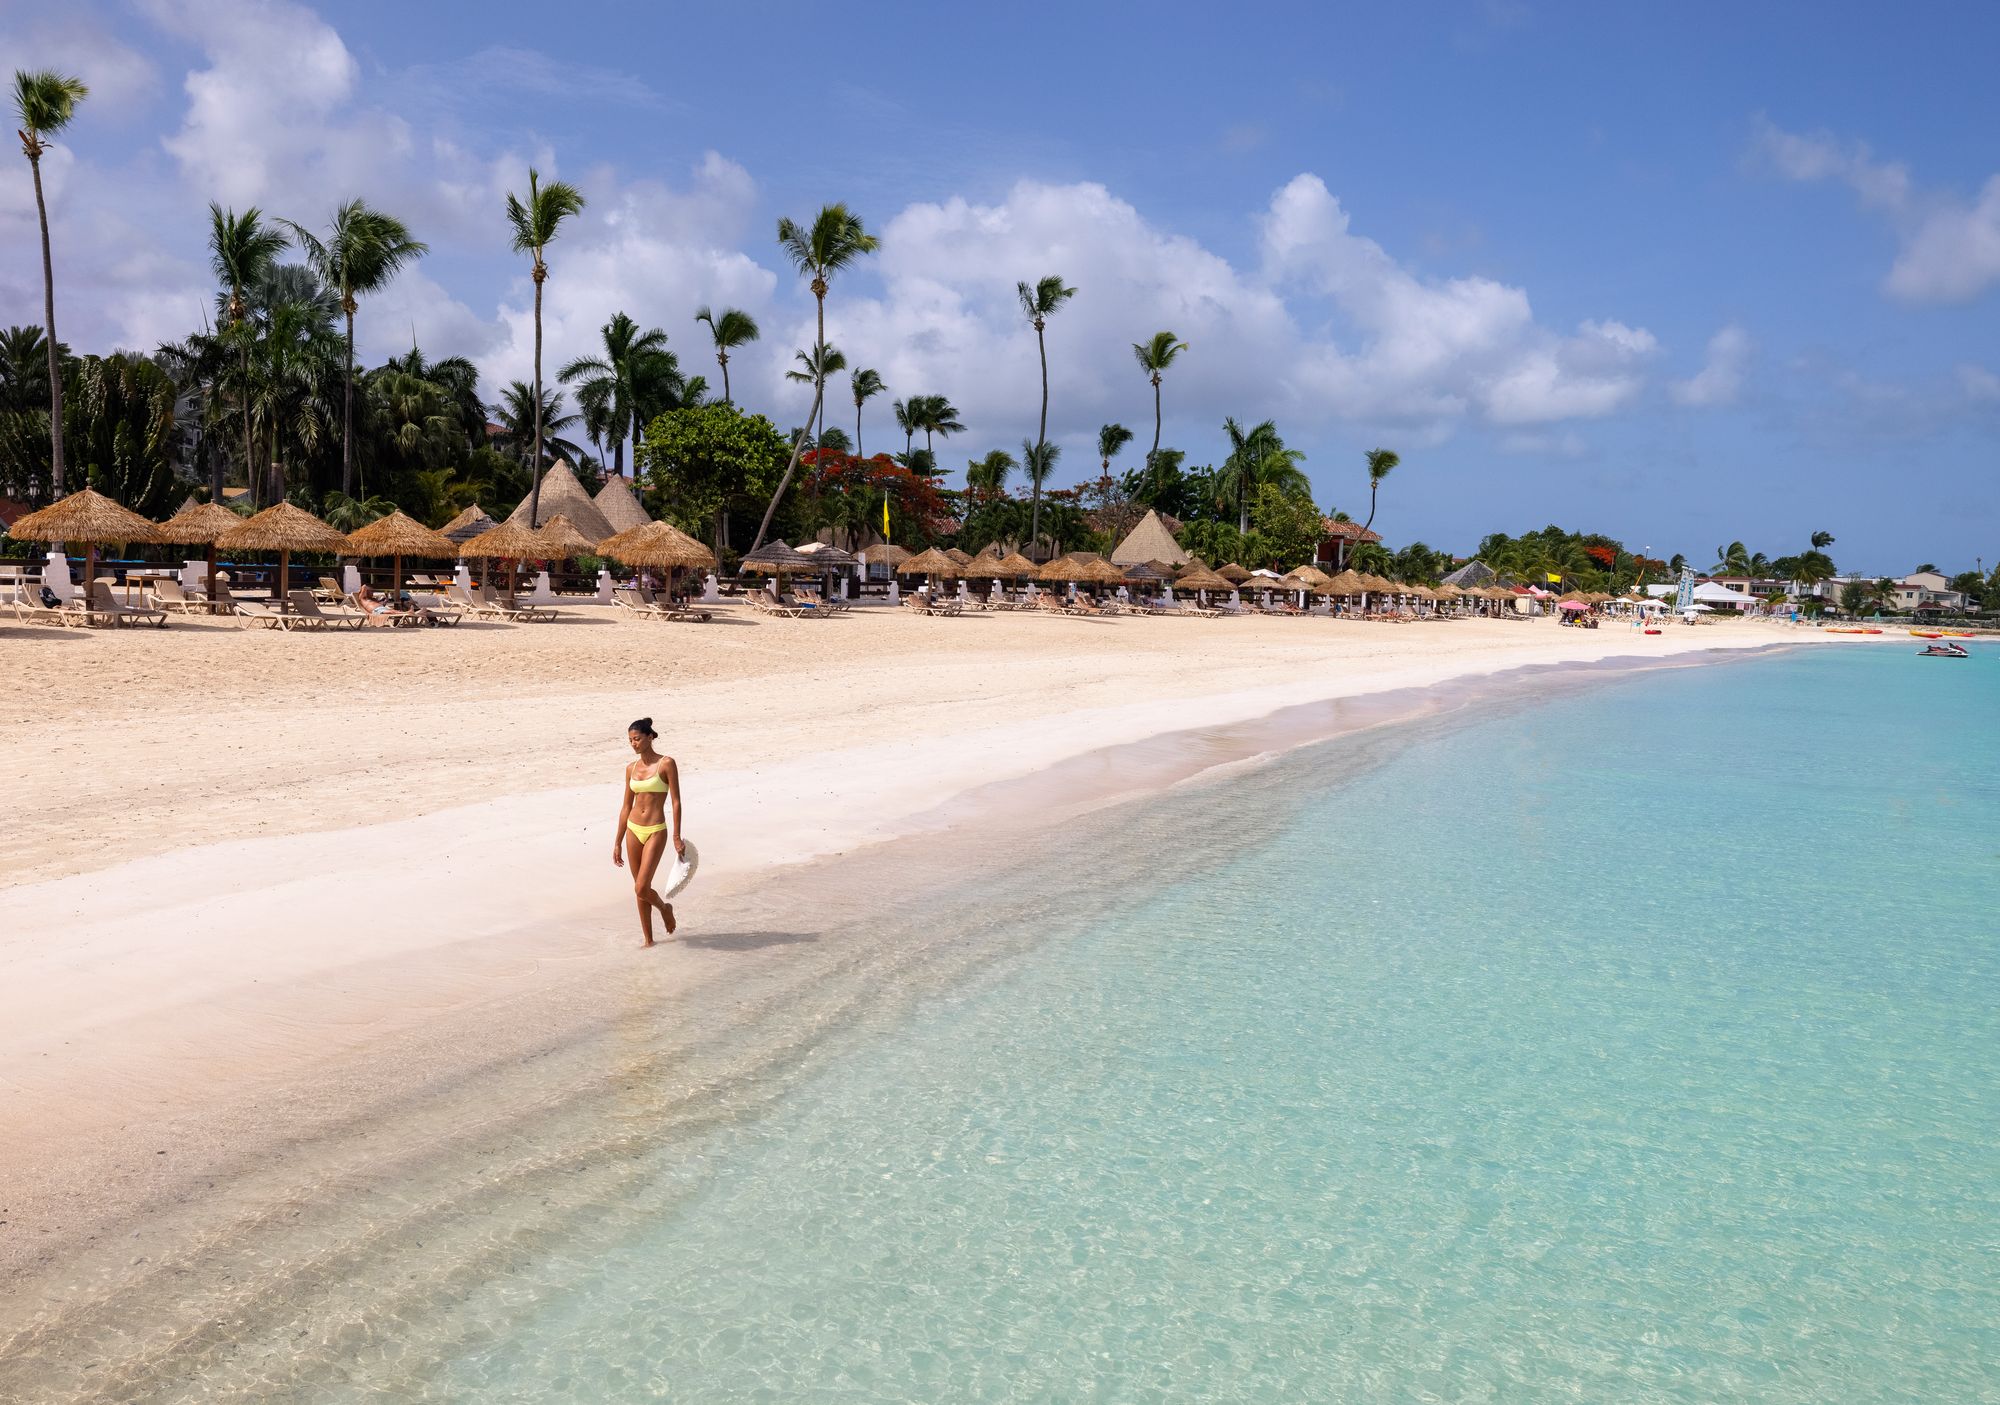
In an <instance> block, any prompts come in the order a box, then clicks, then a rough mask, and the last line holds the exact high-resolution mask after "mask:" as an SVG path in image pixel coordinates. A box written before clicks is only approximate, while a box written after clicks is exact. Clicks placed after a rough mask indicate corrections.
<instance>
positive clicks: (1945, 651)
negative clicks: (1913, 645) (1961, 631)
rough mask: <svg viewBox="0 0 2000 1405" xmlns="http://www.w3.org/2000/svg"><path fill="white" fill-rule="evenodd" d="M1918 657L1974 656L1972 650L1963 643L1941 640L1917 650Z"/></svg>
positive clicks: (1951, 657)
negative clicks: (1947, 642)
mask: <svg viewBox="0 0 2000 1405" xmlns="http://www.w3.org/2000/svg"><path fill="white" fill-rule="evenodd" d="M1917 657H1918V658H1920V659H1969V658H1971V657H1972V651H1971V650H1970V649H1968V648H1966V647H1965V646H1964V645H1963V644H1946V643H1943V642H1939V643H1936V644H1932V645H1929V646H1928V647H1926V648H1922V649H1919V650H1917Z"/></svg>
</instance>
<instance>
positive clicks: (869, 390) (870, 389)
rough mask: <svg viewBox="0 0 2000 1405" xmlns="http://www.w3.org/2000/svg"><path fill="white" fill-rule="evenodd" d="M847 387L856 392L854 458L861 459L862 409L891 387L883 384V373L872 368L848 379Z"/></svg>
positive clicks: (858, 372) (856, 373) (857, 372)
mask: <svg viewBox="0 0 2000 1405" xmlns="http://www.w3.org/2000/svg"><path fill="white" fill-rule="evenodd" d="M847 385H848V389H850V390H852V391H853V392H854V456H855V457H856V458H860V457H861V456H862V454H861V407H862V406H863V405H866V404H867V403H868V402H869V401H870V400H873V399H874V398H875V397H876V396H878V395H880V394H881V393H882V392H883V391H885V390H887V389H888V388H889V387H888V386H886V385H884V384H883V383H882V375H881V372H879V371H876V370H874V369H872V368H869V369H863V370H859V371H856V372H855V373H854V374H853V375H851V376H849V377H848V378H847Z"/></svg>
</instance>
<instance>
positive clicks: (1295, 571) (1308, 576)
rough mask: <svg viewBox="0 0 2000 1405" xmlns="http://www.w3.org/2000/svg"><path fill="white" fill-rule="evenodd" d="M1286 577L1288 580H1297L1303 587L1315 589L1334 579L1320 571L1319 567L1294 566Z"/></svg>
mask: <svg viewBox="0 0 2000 1405" xmlns="http://www.w3.org/2000/svg"><path fill="white" fill-rule="evenodd" d="M1285 575H1286V578H1287V579H1288V580H1295V581H1297V582H1299V584H1301V585H1305V586H1312V587H1315V588H1317V587H1319V586H1323V585H1325V584H1326V583H1327V582H1328V581H1329V580H1331V579H1332V577H1331V576H1329V575H1327V573H1326V572H1324V571H1322V570H1320V568H1319V567H1317V566H1294V567H1292V569H1291V570H1289V571H1287V572H1286V573H1285Z"/></svg>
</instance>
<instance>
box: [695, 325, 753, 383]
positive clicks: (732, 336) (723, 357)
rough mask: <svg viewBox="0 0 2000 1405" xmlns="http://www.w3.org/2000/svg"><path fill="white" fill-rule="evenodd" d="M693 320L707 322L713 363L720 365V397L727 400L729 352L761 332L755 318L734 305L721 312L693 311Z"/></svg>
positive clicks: (746, 344)
mask: <svg viewBox="0 0 2000 1405" xmlns="http://www.w3.org/2000/svg"><path fill="white" fill-rule="evenodd" d="M694 320H695V321H697V322H706V323H707V324H708V335H709V338H710V339H711V340H712V341H714V343H715V364H716V365H718V366H720V367H722V398H723V399H724V400H729V398H730V397H729V353H730V352H732V351H734V350H735V349H736V348H737V347H739V346H748V345H749V344H750V343H751V342H753V341H755V340H757V338H758V337H759V336H760V335H761V333H759V332H758V330H757V323H756V320H755V319H754V318H752V317H751V316H750V314H749V313H747V312H744V311H742V310H740V309H738V308H734V307H725V308H723V309H722V311H721V312H712V311H710V310H709V309H708V308H705V307H704V308H703V309H702V310H701V311H699V312H697V313H695V315H694ZM731 403H732V404H733V403H734V402H733V401H732V402H731Z"/></svg>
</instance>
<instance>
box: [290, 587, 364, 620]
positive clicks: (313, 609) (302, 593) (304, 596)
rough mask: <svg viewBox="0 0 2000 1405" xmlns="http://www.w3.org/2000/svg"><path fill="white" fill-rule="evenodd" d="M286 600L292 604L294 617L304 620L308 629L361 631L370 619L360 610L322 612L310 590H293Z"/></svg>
mask: <svg viewBox="0 0 2000 1405" xmlns="http://www.w3.org/2000/svg"><path fill="white" fill-rule="evenodd" d="M285 598H286V599H287V600H289V601H291V602H292V615H293V617H294V618H295V619H299V620H303V621H304V622H305V625H306V627H307V628H308V629H326V628H329V627H338V626H341V625H345V626H347V628H349V629H359V628H361V626H362V624H363V623H365V622H366V621H367V619H368V617H367V616H366V615H364V614H362V613H360V612H359V611H358V610H322V609H321V608H320V604H319V601H318V599H316V598H315V597H314V595H313V593H312V592H311V591H310V590H293V591H290V592H288V593H287V594H286V596H285Z"/></svg>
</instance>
